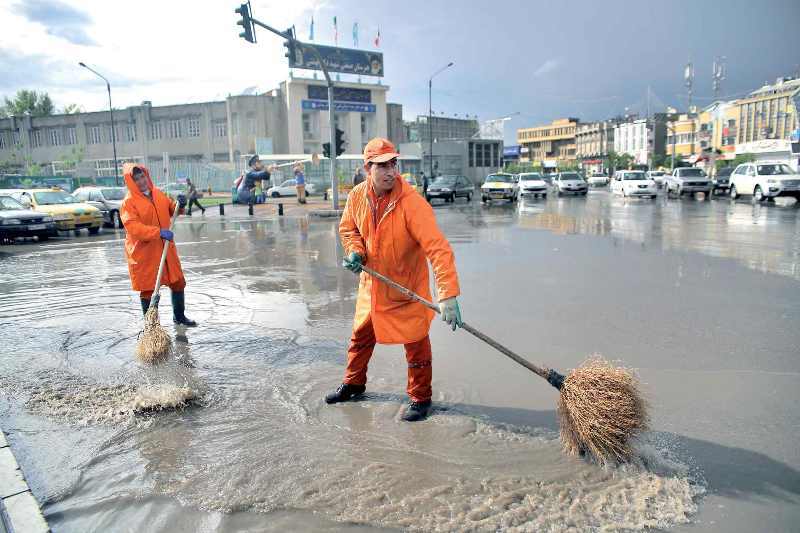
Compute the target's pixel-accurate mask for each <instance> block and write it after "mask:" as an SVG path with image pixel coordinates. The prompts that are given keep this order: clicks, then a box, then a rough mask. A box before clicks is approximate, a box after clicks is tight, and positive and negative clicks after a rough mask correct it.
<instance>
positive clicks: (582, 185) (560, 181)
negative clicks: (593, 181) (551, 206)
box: [553, 172, 589, 196]
mask: <svg viewBox="0 0 800 533" xmlns="http://www.w3.org/2000/svg"><path fill="white" fill-rule="evenodd" d="M553 189H554V190H555V193H556V196H558V195H561V194H579V195H581V196H586V193H587V192H589V185H588V184H587V183H586V182H585V181H583V178H581V175H580V174H578V173H577V172H559V173H558V174H556V177H555V179H554V180H553Z"/></svg>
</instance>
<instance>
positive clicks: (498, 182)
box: [481, 173, 519, 202]
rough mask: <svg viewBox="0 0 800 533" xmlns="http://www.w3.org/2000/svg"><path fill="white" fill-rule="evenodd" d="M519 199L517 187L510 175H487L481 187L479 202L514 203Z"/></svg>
mask: <svg viewBox="0 0 800 533" xmlns="http://www.w3.org/2000/svg"><path fill="white" fill-rule="evenodd" d="M518 198H519V185H518V184H517V182H516V181H514V176H513V175H512V174H503V173H498V174H489V175H488V176H486V180H485V181H484V182H483V185H481V202H491V201H492V200H508V201H509V202H516V201H517V199H518Z"/></svg>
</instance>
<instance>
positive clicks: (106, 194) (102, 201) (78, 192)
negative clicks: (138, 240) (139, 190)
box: [72, 186, 128, 228]
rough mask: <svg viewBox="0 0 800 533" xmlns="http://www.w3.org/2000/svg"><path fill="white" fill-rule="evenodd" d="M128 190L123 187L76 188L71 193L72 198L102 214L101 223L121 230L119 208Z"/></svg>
mask: <svg viewBox="0 0 800 533" xmlns="http://www.w3.org/2000/svg"><path fill="white" fill-rule="evenodd" d="M127 192H128V189H126V188H125V187H94V186H89V187H78V188H77V189H75V190H74V191H73V192H72V196H74V197H75V198H77V199H78V200H80V201H81V202H86V203H87V204H89V205H93V206H94V207H96V208H97V209H99V210H100V212H101V213H103V223H104V224H105V225H106V226H111V227H112V228H121V227H122V221H121V220H120V218H119V208H120V207H122V200H124V199H125V194H127Z"/></svg>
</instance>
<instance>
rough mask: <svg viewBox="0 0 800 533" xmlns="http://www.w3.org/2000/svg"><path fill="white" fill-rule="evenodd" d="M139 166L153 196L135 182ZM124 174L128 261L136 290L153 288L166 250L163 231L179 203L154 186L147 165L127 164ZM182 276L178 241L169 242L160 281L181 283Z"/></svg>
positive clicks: (122, 211) (122, 216)
mask: <svg viewBox="0 0 800 533" xmlns="http://www.w3.org/2000/svg"><path fill="white" fill-rule="evenodd" d="M137 166H138V167H139V168H141V169H142V170H143V171H144V173H145V176H147V180H148V181H149V182H150V191H151V197H150V198H148V197H147V196H145V195H144V194H142V192H141V191H140V190H139V187H137V186H136V182H135V181H133V169H134V167H137ZM122 173H123V175H124V176H125V185H126V186H127V187H128V194H127V195H126V196H125V199H124V200H123V201H122V207H120V210H119V212H120V220H121V221H122V224H123V225H124V226H125V232H126V235H125V259H126V260H127V261H128V271H129V272H130V275H131V286H132V287H133V290H135V291H140V292H146V291H152V290H153V289H155V286H156V275H157V274H158V264H159V261H161V252H162V251H163V250H164V241H163V240H162V239H161V230H162V229H169V226H170V220H171V217H172V214H173V213H174V212H175V209H177V208H178V206H177V205H176V202H175V201H174V200H172V199H170V198H169V197H168V196H167V195H166V194H164V193H163V192H161V190H159V189H157V188H156V187H155V186H154V185H153V181H152V180H151V179H150V172H149V171H148V170H147V168H145V167H144V166H142V165H135V164H132V163H125V165H124V166H123V167H122ZM183 279H184V278H183V270H182V269H181V261H180V259H178V250H177V248H176V247H175V243H174V242H172V241H170V242H169V251H168V252H167V259H166V264H165V265H164V273H163V274H162V276H161V284H162V285H170V286H171V285H173V284H177V283H179V282H182V281H183Z"/></svg>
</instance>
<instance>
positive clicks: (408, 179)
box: [400, 172, 422, 194]
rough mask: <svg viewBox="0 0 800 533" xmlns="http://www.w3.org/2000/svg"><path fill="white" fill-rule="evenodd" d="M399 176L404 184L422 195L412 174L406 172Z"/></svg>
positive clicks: (419, 186) (420, 187) (420, 188)
mask: <svg viewBox="0 0 800 533" xmlns="http://www.w3.org/2000/svg"><path fill="white" fill-rule="evenodd" d="M400 176H401V177H402V178H403V179H404V180H406V183H408V184H409V185H411V187H413V189H414V190H415V191H417V192H418V193H420V194H422V186H421V185H420V184H419V183H417V178H415V177H414V175H413V174H411V173H410V172H406V173H405V174H401V175H400Z"/></svg>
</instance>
